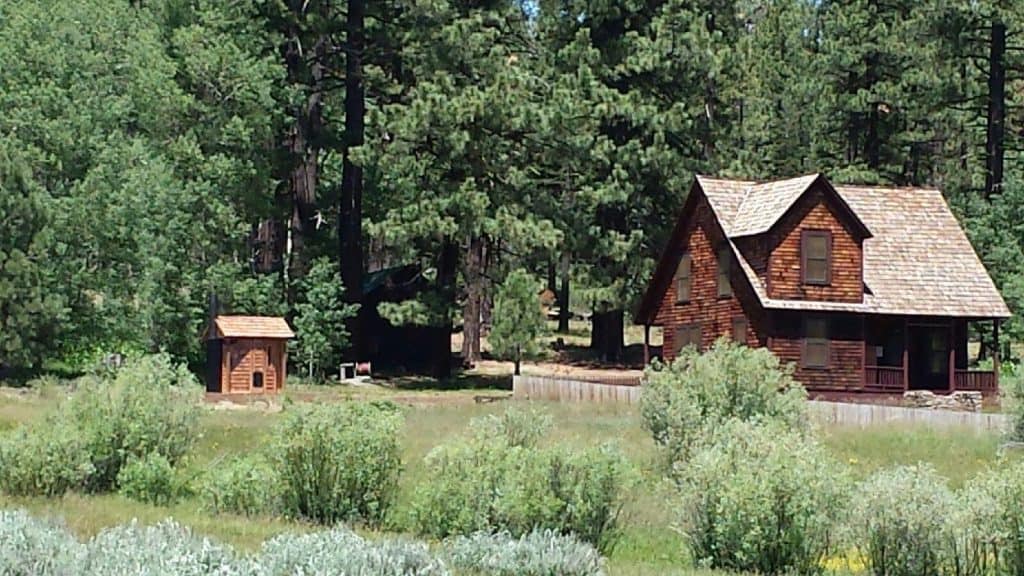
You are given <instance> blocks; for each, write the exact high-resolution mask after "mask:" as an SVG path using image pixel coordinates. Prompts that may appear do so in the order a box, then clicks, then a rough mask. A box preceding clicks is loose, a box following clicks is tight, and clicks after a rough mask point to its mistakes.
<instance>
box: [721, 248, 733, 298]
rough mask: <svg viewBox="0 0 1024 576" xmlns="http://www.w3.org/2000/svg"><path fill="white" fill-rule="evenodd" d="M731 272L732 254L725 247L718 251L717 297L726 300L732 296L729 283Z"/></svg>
mask: <svg viewBox="0 0 1024 576" xmlns="http://www.w3.org/2000/svg"><path fill="white" fill-rule="evenodd" d="M731 270H732V252H731V251H730V250H729V247H728V246H726V247H724V248H722V249H720V250H719V251H718V297H719V298H728V297H729V296H732V284H731V283H730V282H729V272H730V271H731Z"/></svg>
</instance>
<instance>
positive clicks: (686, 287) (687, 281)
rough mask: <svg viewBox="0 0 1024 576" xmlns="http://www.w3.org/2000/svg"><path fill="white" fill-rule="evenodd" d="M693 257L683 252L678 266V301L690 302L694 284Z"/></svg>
mask: <svg viewBox="0 0 1024 576" xmlns="http://www.w3.org/2000/svg"><path fill="white" fill-rule="evenodd" d="M692 274H693V258H692V257H691V256H690V255H689V254H683V257H682V258H680V259H679V267H678V268H676V302H677V303H682V302H689V301H690V291H691V289H692V286H693V282H692Z"/></svg>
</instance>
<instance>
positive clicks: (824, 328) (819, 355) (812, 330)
mask: <svg viewBox="0 0 1024 576" xmlns="http://www.w3.org/2000/svg"><path fill="white" fill-rule="evenodd" d="M831 354H832V351H831V346H830V343H829V334H828V321H827V320H825V319H824V318H807V319H805V320H804V341H803V350H802V354H801V358H800V364H801V365H802V366H803V367H804V368H828V364H829V357H830V356H831Z"/></svg>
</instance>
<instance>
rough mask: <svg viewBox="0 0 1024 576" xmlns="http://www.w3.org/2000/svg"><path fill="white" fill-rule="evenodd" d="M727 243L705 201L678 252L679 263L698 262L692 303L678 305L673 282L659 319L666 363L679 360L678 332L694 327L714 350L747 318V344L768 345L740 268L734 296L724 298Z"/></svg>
mask: <svg viewBox="0 0 1024 576" xmlns="http://www.w3.org/2000/svg"><path fill="white" fill-rule="evenodd" d="M724 240H725V236H724V234H723V233H722V230H721V227H719V226H718V223H717V221H716V220H715V218H714V215H713V214H712V212H711V210H710V208H709V206H708V204H707V200H706V199H704V198H703V197H702V198H700V199H699V201H698V202H697V205H696V206H695V209H694V211H693V217H692V218H691V219H690V222H688V223H687V224H686V227H685V229H684V232H683V235H682V240H681V242H680V245H679V246H678V247H677V248H676V252H675V253H676V258H677V260H676V262H677V263H678V258H681V257H682V255H683V254H684V253H686V252H689V254H690V257H691V258H692V268H691V289H690V300H689V302H685V303H677V302H676V282H675V278H674V277H673V278H672V279H671V280H670V281H669V282H668V283H667V284H668V285H667V287H666V289H665V292H664V293H663V294H662V298H661V303H660V305H659V307H658V311H657V313H656V314H655V318H654V324H656V325H659V326H662V333H663V340H662V341H663V346H662V357H663V359H664V360H666V361H671V360H673V359H674V358H675V350H676V342H675V340H676V329H677V328H679V327H680V326H684V325H689V324H694V323H699V324H700V327H701V349H706V348H708V347H709V346H711V344H712V343H714V341H715V340H717V339H718V338H720V337H722V336H727V337H728V336H731V334H732V321H733V319H734V318H737V317H746V318H747V340H746V342H745V343H746V344H748V345H752V346H753V345H758V344H759V343H763V337H762V336H761V334H760V333H759V327H760V326H761V322H760V321H759V320H760V316H759V315H758V314H757V313H756V312H755V309H756V308H757V306H756V304H755V303H754V302H755V299H754V296H753V293H752V292H750V290H749V287H748V286H746V285H745V284H743V280H742V272H741V271H740V270H739V269H738V267H737V266H735V265H734V266H733V269H732V272H731V274H730V278H731V281H732V282H731V284H732V287H733V294H732V296H729V297H719V296H718V254H717V252H718V251H717V247H718V246H720V245H721V243H722V242H724ZM673 269H674V266H673ZM744 303H746V305H744ZM748 312H749V313H748Z"/></svg>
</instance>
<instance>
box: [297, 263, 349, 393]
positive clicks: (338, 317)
mask: <svg viewBox="0 0 1024 576" xmlns="http://www.w3.org/2000/svg"><path fill="white" fill-rule="evenodd" d="M302 284H303V288H304V293H303V297H302V302H300V303H298V304H296V305H295V309H296V313H297V314H296V316H295V335H296V337H297V341H296V343H295V349H296V352H297V353H298V354H297V356H298V360H299V361H300V362H301V363H302V365H304V366H307V368H308V372H309V374H308V375H309V376H313V374H314V373H316V374H318V375H323V373H324V372H333V370H332V368H333V367H335V366H337V363H338V362H337V361H338V359H339V352H340V351H341V350H342V349H344V348H345V347H346V346H347V345H348V331H347V330H346V328H345V320H346V319H348V318H350V317H351V316H353V315H354V314H355V313H356V310H357V309H358V304H346V303H345V301H344V296H345V289H344V287H343V286H342V285H341V276H340V274H338V270H337V267H336V266H335V265H334V264H333V263H332V262H331V261H330V260H328V259H327V258H319V259H317V260H316V261H315V262H313V265H312V266H311V267H310V269H309V272H308V274H307V275H306V277H305V278H304V279H303V281H302Z"/></svg>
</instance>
